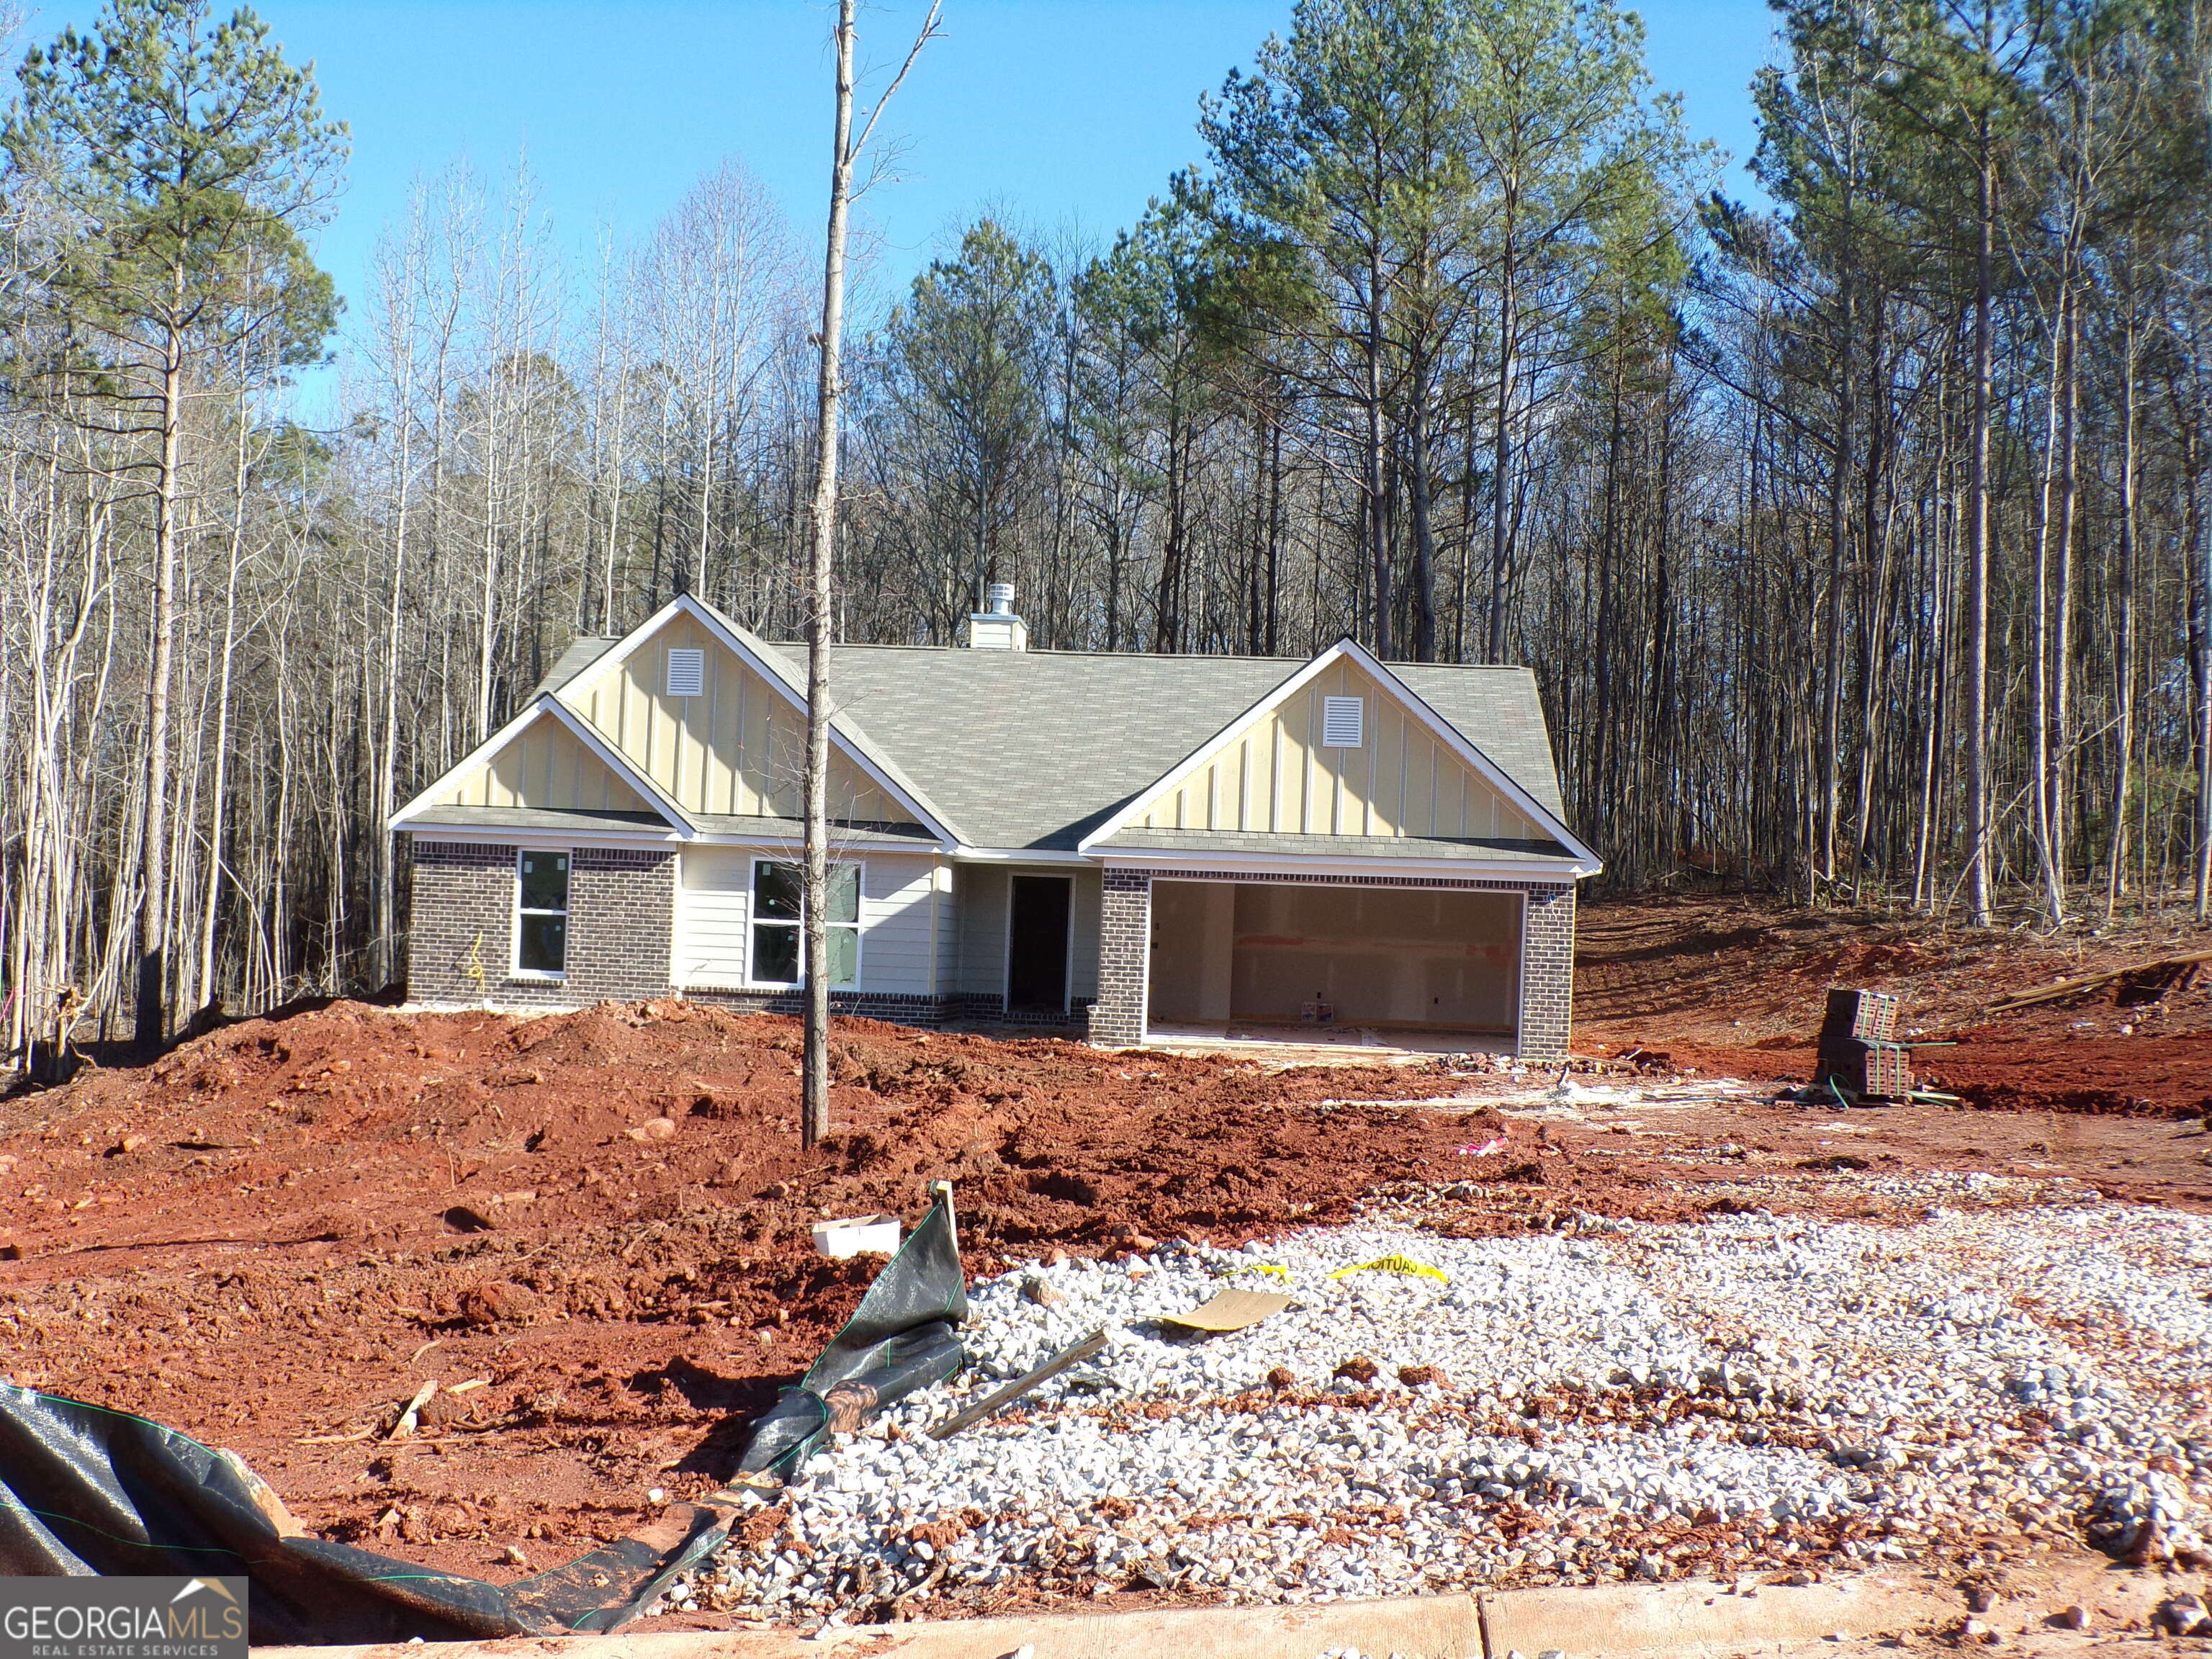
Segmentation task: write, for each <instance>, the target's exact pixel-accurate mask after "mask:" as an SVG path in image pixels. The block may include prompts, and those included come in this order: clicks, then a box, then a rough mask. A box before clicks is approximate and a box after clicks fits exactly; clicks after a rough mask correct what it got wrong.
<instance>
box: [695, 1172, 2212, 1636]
mask: <svg viewBox="0 0 2212 1659" xmlns="http://www.w3.org/2000/svg"><path fill="white" fill-rule="evenodd" d="M1887 1189H1888V1190H1889V1191H1890V1192H1891V1194H1892V1195H1893V1196H1895V1197H1902V1198H1908V1199H1915V1200H1923V1201H1924V1202H1925V1205H1926V1206H1927V1208H1926V1214H1927V1218H1926V1219H1925V1220H1924V1221H1922V1222H1919V1223H1917V1224H1914V1225H1905V1226H1894V1225H1870V1224H1867V1223H1863V1222H1850V1221H1837V1220H1820V1219H1808V1218H1803V1217H1789V1218H1777V1217H1771V1216H1768V1215H1765V1214H1763V1213H1757V1212H1754V1213H1751V1214H1746V1215H1739V1216H1730V1217H1725V1218H1714V1219H1711V1220H1709V1221H1706V1222H1704V1223H1700V1224H1695V1225H1645V1224H1636V1223H1627V1222H1597V1221H1595V1219H1594V1218H1591V1219H1589V1220H1588V1221H1587V1222H1586V1225H1585V1227H1584V1229H1583V1231H1579V1232H1577V1233H1574V1234H1571V1235H1567V1234H1544V1235H1534V1236H1530V1237H1520V1238H1505V1239H1454V1238H1448V1237H1438V1236H1437V1234H1435V1233H1433V1232H1430V1231H1424V1230H1422V1229H1420V1228H1419V1227H1417V1226H1413V1225H1405V1221H1404V1220H1403V1219H1402V1218H1403V1217H1404V1216H1407V1215H1410V1214H1412V1213H1413V1212H1416V1211H1418V1210H1419V1209H1420V1207H1421V1206H1419V1205H1415V1206H1411V1207H1410V1208H1408V1207H1406V1206H1401V1209H1400V1211H1399V1212H1398V1213H1399V1214H1400V1216H1401V1219H1400V1220H1399V1221H1398V1222H1396V1223H1395V1224H1394V1223H1393V1222H1392V1221H1391V1220H1390V1218H1389V1212H1384V1211H1378V1212H1376V1214H1375V1216H1374V1218H1372V1219H1371V1220H1370V1222H1369V1223H1368V1225H1358V1226H1352V1227H1343V1228H1335V1229H1327V1230H1314V1231H1306V1232H1303V1233H1299V1234H1297V1235H1294V1236H1292V1237H1288V1238H1286V1239H1284V1240H1282V1241H1279V1242H1278V1243H1275V1244H1273V1245H1268V1246H1262V1245H1254V1246H1250V1247H1248V1248H1247V1249H1244V1250H1242V1251H1234V1252H1232V1251H1224V1250H1217V1249H1208V1248H1205V1247H1203V1246H1197V1245H1170V1246H1166V1247H1164V1248H1162V1249H1160V1250H1159V1251H1158V1253H1156V1254H1154V1255H1150V1256H1146V1257H1139V1258H1134V1259H1132V1260H1130V1261H1124V1262H1120V1263H1113V1264H1108V1263H1100V1262H1093V1261H1081V1260H1074V1261H1065V1262H1061V1263H1059V1264H1057V1265H1054V1266H1051V1267H1042V1268H1030V1269H1024V1270H1022V1271H1018V1272H1015V1273H1008V1274H1006V1275H1002V1276H1000V1277H998V1278H995V1279H987V1280H984V1281H982V1282H981V1283H980V1284H978V1285H976V1287H975V1317H974V1320H973V1322H972V1323H971V1325H970V1326H969V1346H970V1351H971V1352H973V1353H974V1354H975V1355H976V1356H977V1364H975V1366H974V1367H973V1368H972V1369H971V1370H970V1371H969V1374H968V1375H967V1376H966V1377H965V1378H963V1381H962V1382H961V1383H958V1384H957V1385H956V1386H955V1387H954V1388H953V1389H945V1390H939V1391H936V1392H935V1393H933V1394H932V1395H929V1396H927V1398H926V1399H925V1400H923V1401H919V1402H912V1401H910V1402H908V1403H907V1404H905V1405H904V1406H902V1407H898V1408H896V1409H894V1410H893V1411H891V1412H890V1413H887V1414H886V1416H885V1417H884V1419H880V1420H878V1422H877V1423H875V1424H873V1425H871V1426H870V1427H869V1428H867V1429H866V1431H863V1432H862V1433H860V1434H859V1435H856V1436H854V1437H851V1438H850V1439H848V1440H846V1441H844V1442H843V1443H841V1444H839V1445H838V1446H837V1447H836V1448H835V1449H834V1450H832V1451H829V1452H828V1453H825V1454H824V1455H822V1456H821V1457H819V1458H818V1459H817V1461H816V1462H814V1463H812V1464H811V1465H810V1466H809V1467H808V1468H807V1470H806V1472H805V1479H804V1480H802V1481H801V1482H800V1483H799V1485H797V1486H794V1487H793V1489H792V1490H791V1491H790V1492H789V1493H788V1495H787V1498H786V1499H785V1501H784V1502H783V1503H782V1504H780V1505H779V1506H777V1508H778V1510H780V1511H781V1513H780V1514H778V1513H772V1512H764V1513H763V1514H761V1515H759V1516H755V1517H752V1522H753V1524H752V1525H751V1526H750V1527H749V1528H748V1532H749V1534H751V1535H752V1536H753V1538H754V1540H755V1541H753V1542H750V1543H746V1544H737V1545H732V1547H731V1548H730V1549H729V1550H728V1551H727V1552H726V1553H725V1554H724V1555H723V1557H722V1558H721V1559H720V1561H719V1563H718V1564H717V1565H715V1566H714V1568H713V1569H712V1570H710V1571H707V1572H704V1573H702V1575H700V1577H698V1579H697V1580H696V1581H695V1582H694V1583H691V1584H690V1586H688V1587H687V1588H686V1589H684V1590H683V1591H682V1592H681V1593H680V1594H679V1595H678V1596H677V1597H675V1598H673V1605H676V1606H679V1607H700V1608H710V1607H711V1608H716V1609H726V1610H731V1611H739V1610H752V1611H755V1612H757V1613H758V1614H760V1615H763V1616H773V1617H777V1618H782V1619H794V1618H805V1617H819V1616H823V1615H830V1614H834V1615H838V1616H840V1617H841V1618H848V1619H850V1620H853V1621H854V1622H860V1621H861V1620H865V1619H867V1618H871V1617H881V1616H884V1610H885V1607H886V1606H887V1605H893V1606H895V1605H896V1601H897V1599H898V1598H899V1597H900V1596H901V1595H902V1594H906V1595H912V1594H913V1593H915V1592H917V1591H921V1592H926V1593H927V1594H929V1595H932V1596H933V1597H951V1602H950V1604H949V1605H951V1606H955V1607H975V1608H987V1607H992V1606H995V1605H1006V1604H1009V1603H1011V1602H1013V1601H1018V1600H1019V1599H1021V1596H1022V1592H1024V1590H1030V1589H1039V1590H1041V1589H1049V1590H1054V1591H1057V1592H1060V1593H1062V1594H1065V1593H1067V1592H1069V1591H1071V1590H1073V1591H1075V1592H1077V1593H1083V1592H1085V1591H1088V1592H1089V1593H1091V1594H1094V1595H1107V1594H1109V1593H1110V1592H1112V1591H1114V1590H1117V1589H1153V1590H1157V1591H1161V1592H1174V1593H1177V1594H1178V1595H1183V1596H1189V1595H1196V1596H1199V1597H1201V1598H1204V1599H1209V1600H1216V1601H1284V1602H1300V1601H1312V1600H1321V1599H1329V1598H1335V1597H1345V1596H1374V1595H1400V1594H1406V1593H1411V1592H1418V1591H1422V1590H1439V1589H1449V1588H1481V1587H1493V1586H1499V1585H1508V1584H1522V1583H1595V1582H1603V1581H1607V1580H1615V1579H1621V1578H1648V1579H1663V1578H1673V1577H1686V1576H1690V1575H1705V1576H1711V1577H1719V1578H1723V1579H1726V1578H1731V1577H1739V1576H1750V1575H1765V1576H1767V1577H1772V1576H1773V1575H1776V1574H1780V1575H1782V1576H1784V1577H1794V1576H1796V1575H1797V1574H1800V1573H1803V1574H1818V1573H1820V1572H1823V1571H1832V1570H1835V1569H1837V1568H1839V1567H1848V1566H1850V1565H1864V1564H1875V1563H1880V1562H1896V1561H1912V1560H1919V1559H1943V1560H1946V1561H1950V1562H1955V1563H1957V1564H1959V1565H1961V1566H1962V1567H1966V1568H1971V1567H1972V1565H1975V1564H1977V1563H1981V1564H1993V1563H1994V1562H1996V1561H1998V1560H2001V1559H2004V1558H2006V1557H2007V1556H2008V1555H2013V1554H2017V1553H2021V1552H2022V1551H2025V1550H2028V1549H2033V1548H2034V1547H2037V1546H2038V1545H2039V1543H2041V1544H2050V1543H2055V1542H2058V1541H2069V1542H2075V1543H2078V1542H2079V1541H2082V1540H2083V1539H2084V1538H2085V1537H2086V1538H2087V1541H2089V1542H2091V1543H2093V1544H2096V1545H2098V1546H2099V1547H2103V1548H2105V1549H2106V1550H2108V1551H2111V1552H2112V1553H2117V1554H2123V1555H2132V1556H2133V1557H2134V1558H2136V1559H2142V1560H2148V1561H2153V1562H2160V1561H2165V1562H2171V1561H2175V1560H2179V1562H2180V1564H2182V1565H2199V1566H2206V1567H2212V1545H2208V1544H2207V1543H2206V1542H2205V1538H2204V1534H2206V1533H2207V1532H2208V1531H2212V1515H2208V1504H2212V1221H2208V1220H2207V1219H2205V1218H2201V1217H2193V1216H2189V1215H2185V1214H2179V1213H2168V1212H2160V1211H2159V1210H2156V1209H2150V1208H2142V1207H2131V1206H2118V1205H2112V1204H2108V1203H2103V1202H2099V1201H2095V1200H2090V1199H2086V1198H2082V1197H2078V1196H2069V1194H2067V1193H2066V1192H2065V1191H2064V1190H2063V1188H2058V1187H2054V1186H2052V1185H2050V1184H2042V1185H2033V1184H2028V1183H2020V1182H2009V1181H2007V1180H2004V1179H2000V1178H1994V1177H1989V1176H1957V1177H1942V1176H1936V1177H1928V1176H1915V1177H1912V1178H1911V1179H1910V1180H1909V1181H1908V1180H1899V1181H1895V1182H1888V1183H1887ZM1389 1257H1401V1258H1404V1259H1405V1261H1407V1262H1412V1263H1418V1264H1419V1265H1420V1266H1422V1267H1426V1268H1429V1269H1431V1270H1433V1272H1434V1273H1436V1274H1437V1275H1438V1277H1430V1276H1428V1275H1427V1274H1425V1273H1406V1272H1402V1271H1399V1272H1394V1271H1390V1270H1389V1269H1387V1268H1364V1269H1363V1268H1362V1266H1361V1264H1364V1263H1370V1262H1374V1261H1379V1260H1382V1259H1384V1258H1389ZM1401 1265H1402V1264H1401ZM1346 1270H1349V1271H1346ZM1229 1286H1238V1287H1243V1288H1247V1289H1257V1290H1272V1291H1285V1292H1287V1293H1289V1294H1291V1296H1293V1297H1295V1298H1296V1299H1297V1300H1296V1304H1295V1305H1294V1306H1293V1307H1291V1309H1290V1310H1287V1311H1285V1312H1284V1313H1281V1314H1279V1315H1278V1316H1274V1317H1273V1318H1271V1319H1269V1320H1267V1322H1264V1323H1262V1324H1260V1325H1258V1326H1255V1327H1253V1328H1249V1329H1247V1330H1244V1331H1242V1332H1238V1333H1235V1334H1228V1335H1223V1336H1215V1337H1210V1338H1194V1337H1191V1336H1188V1335H1185V1334H1179V1333H1178V1332H1177V1331H1176V1329H1175V1328H1171V1327H1168V1326H1164V1325H1163V1324H1162V1323H1160V1321H1161V1319H1162V1316H1165V1315H1170V1314H1174V1313H1178V1312H1182V1311H1184V1310H1188V1309H1190V1308H1192V1307H1194V1306H1195V1305H1196V1304H1199V1303H1200V1302H1203V1301H1204V1300H1206V1298H1207V1297H1210V1296H1212V1294H1213V1293H1214V1292H1215V1291H1218V1290H1220V1289H1223V1288H1225V1287H1229ZM1041 1304H1045V1305H1041ZM1098 1326H1105V1327H1107V1328H1109V1330H1110V1332H1111V1346H1109V1349H1108V1351H1107V1352H1106V1354H1105V1355H1104V1356H1103V1358H1102V1359H1101V1361H1100V1362H1099V1364H1098V1365H1097V1368H1096V1370H1093V1371H1091V1372H1090V1373H1078V1374H1076V1375H1074V1376H1072V1377H1070V1378H1067V1379H1064V1380H1063V1381H1062V1382H1060V1383H1054V1384H1052V1385H1048V1388H1047V1389H1045V1390H1043V1391H1042V1392H1041V1393H1040V1395H1037V1396H1035V1397H1033V1399H1032V1401H1030V1402H1025V1407H1024V1408H1018V1409H1017V1410H1015V1411H1013V1412H1010V1413H1006V1414H1005V1415H1003V1416H1001V1417H1000V1418H999V1419H995V1420H994V1421H992V1422H989V1423H987V1424H985V1425H982V1426H981V1427H978V1428H975V1429H972V1430H970V1431H968V1432H967V1433H965V1434H963V1435H962V1436H960V1437H957V1438H956V1439H954V1440H952V1441H950V1442H947V1443H937V1442H933V1441H931V1440H929V1439H927V1437H925V1436H923V1435H922V1434H921V1429H922V1427H923V1425H925V1424H926V1423H927V1422H929V1421H933V1420H937V1419H941V1418H942V1417H944V1416H946V1415H949V1414H950V1413H951V1411H952V1410H953V1409H954V1408H955V1407H956V1406H957V1404H959V1403H962V1402H963V1401H965V1400H967V1399H970V1398H974V1397H976V1396H978V1395H980V1394H981V1393H982V1392H983V1391H985V1390H987V1389H989V1388H991V1387H994V1386H995V1385H996V1384H997V1383H999V1382H1000V1381H1002V1380H1003V1379H1005V1378H1006V1377H1008V1376H1016V1375H1018V1374H1020V1373H1021V1372H1023V1371H1024V1370H1027V1369H1028V1368H1030V1366H1032V1365H1034V1364H1036V1363H1037V1361H1039V1360H1040V1359H1042V1358H1043V1357H1044V1356H1045V1355H1047V1354H1048V1353H1049V1352H1052V1351H1054V1350H1055V1349H1057V1348H1059V1347H1060V1346H1064V1345H1065V1344H1066V1343H1068V1342H1070V1341H1072V1340H1074V1339H1075V1338H1076V1337H1078V1336H1079V1335H1081V1334H1083V1333H1085V1332H1086V1331H1088V1330H1090V1329H1091V1328H1095V1327H1098ZM946 1605H948V1604H946V1603H943V1602H939V1603H936V1604H935V1607H936V1609H937V1610H942V1608H943V1607H945V1606H946Z"/></svg>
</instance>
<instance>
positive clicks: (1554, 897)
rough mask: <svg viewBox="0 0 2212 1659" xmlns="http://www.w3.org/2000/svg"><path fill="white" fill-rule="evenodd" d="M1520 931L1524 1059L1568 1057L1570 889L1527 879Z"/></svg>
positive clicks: (1571, 1011) (1572, 952)
mask: <svg viewBox="0 0 2212 1659" xmlns="http://www.w3.org/2000/svg"><path fill="white" fill-rule="evenodd" d="M1574 996H1575V890H1574V884H1572V883H1571V882H1570V883H1567V884H1564V885H1561V886H1556V887H1555V886H1549V885H1546V886H1536V885H1533V884H1532V885H1531V886H1530V887H1529V888H1528V908H1527V910H1526V912H1525V913H1524V919H1523V921H1522V933H1521V1030H1520V1042H1519V1044H1518V1047H1517V1049H1516V1052H1517V1053H1518V1054H1520V1056H1521V1058H1522V1059H1523V1060H1565V1058H1566V1057H1567V1032H1568V1026H1569V1024H1570V1023H1571V1020H1572V1018H1573V1015H1574Z"/></svg>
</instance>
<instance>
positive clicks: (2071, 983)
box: [1982, 951, 2212, 1015]
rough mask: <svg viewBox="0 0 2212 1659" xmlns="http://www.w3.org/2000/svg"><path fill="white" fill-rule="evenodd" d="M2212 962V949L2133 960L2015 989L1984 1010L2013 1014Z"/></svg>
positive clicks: (1986, 1012) (1992, 1012)
mask: <svg viewBox="0 0 2212 1659" xmlns="http://www.w3.org/2000/svg"><path fill="white" fill-rule="evenodd" d="M2208 962H2212V951H2190V952H2188V953H2187V954H2186V955H2184V956H2178V957H2154V958H2153V959H2152V960H2150V961H2148V962H2135V963H2129V964H2128V965H2127V966H2126V967H2124V968H2107V969H2105V970H2104V972H2102V973H2098V974H2084V975H2081V977H2080V978H2078V979H2062V980H2060V981H2057V983H2056V984H2052V985H2039V986H2037V987H2035V988H2034V989H2033V990H2032V991H2015V992H2014V993H2013V994H2011V995H2010V996H2005V997H1999V998H1998V999H1997V1000H1996V1001H1995V1002H1992V1003H1990V1004H1988V1005H1987V1006H1984V1008H1983V1010H1982V1012H1983V1013H1984V1015H1989V1014H2009V1013H2014V1012H2017V1011H2018V1010H2020V1009H2022V1008H2033V1007H2035V1006H2038V1005H2039V1004H2040V1003H2045V1002H2056V1001H2057V1000H2059V999H2060V998H2062V997H2070V996H2073V995H2074V994H2076V993H2077V992H2081V991H2093V990H2096V989H2098V988H2099V987H2101V986H2106V985H2110V984H2111V983H2112V981H2114V980H2116V979H2126V978H2128V977H2130V975H2136V974H2159V973H2166V972H2169V971H2171V970H2172V969H2180V968H2194V967H2197V966H2198V965H2200V964H2201V963H2208Z"/></svg>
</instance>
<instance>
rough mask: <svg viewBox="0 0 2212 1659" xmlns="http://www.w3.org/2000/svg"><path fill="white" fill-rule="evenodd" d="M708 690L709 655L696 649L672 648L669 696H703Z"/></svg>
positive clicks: (669, 670) (669, 667)
mask: <svg viewBox="0 0 2212 1659" xmlns="http://www.w3.org/2000/svg"><path fill="white" fill-rule="evenodd" d="M706 690H707V653H705V652H704V651H702V650H700V649H698V648H697V647H671V649H670V651H669V653H668V695H669V696H671V697H697V696H704V695H705V694H706Z"/></svg>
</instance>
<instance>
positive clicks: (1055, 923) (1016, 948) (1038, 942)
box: [1006, 876, 1075, 1014]
mask: <svg viewBox="0 0 2212 1659" xmlns="http://www.w3.org/2000/svg"><path fill="white" fill-rule="evenodd" d="M1013 882H1014V892H1013V914H1012V916H1011V917H1009V918H1008V920H1007V923H1006V1006H1007V1008H1008V1009H1009V1010H1016V1009H1018V1010H1020V1011H1022V1012H1028V1013H1055V1014H1064V1013H1066V1012H1067V912H1068V906H1069V900H1070V897H1071V896H1072V895H1073V893H1074V891H1075V884H1074V882H1073V881H1072V880H1070V879H1069V878H1067V877H1066V876H1016V877H1015V878H1013Z"/></svg>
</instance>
